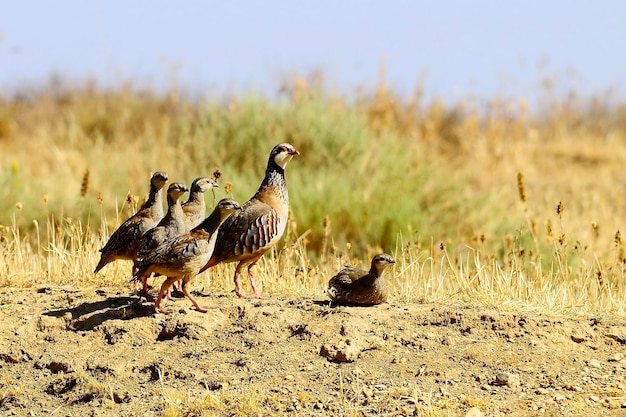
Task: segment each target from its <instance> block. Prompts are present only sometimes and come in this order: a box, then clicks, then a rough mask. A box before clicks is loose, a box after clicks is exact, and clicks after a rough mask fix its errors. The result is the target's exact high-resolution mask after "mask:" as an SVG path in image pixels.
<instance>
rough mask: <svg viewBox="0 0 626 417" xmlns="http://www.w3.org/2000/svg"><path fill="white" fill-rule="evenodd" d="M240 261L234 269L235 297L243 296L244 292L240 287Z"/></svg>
mask: <svg viewBox="0 0 626 417" xmlns="http://www.w3.org/2000/svg"><path fill="white" fill-rule="evenodd" d="M241 266H242V265H241V262H240V263H239V264H238V265H237V268H236V269H235V278H234V281H235V294H237V297H245V294H244V293H243V290H242V289H241Z"/></svg>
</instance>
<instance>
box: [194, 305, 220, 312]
mask: <svg viewBox="0 0 626 417" xmlns="http://www.w3.org/2000/svg"><path fill="white" fill-rule="evenodd" d="M195 307H196V310H198V311H199V312H200V313H206V312H207V311H209V310H214V309H216V308H217V306H214V305H197V306H195Z"/></svg>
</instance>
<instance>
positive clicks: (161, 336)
mask: <svg viewBox="0 0 626 417" xmlns="http://www.w3.org/2000/svg"><path fill="white" fill-rule="evenodd" d="M199 297H200V299H201V300H202V301H204V302H212V303H214V304H216V305H217V306H219V309H216V310H212V311H210V312H208V313H206V314H202V313H199V312H197V311H195V310H193V309H191V308H190V307H191V304H190V303H189V302H188V300H185V299H179V300H176V301H175V302H174V303H173V304H172V302H169V304H168V306H173V307H174V312H173V313H172V314H170V315H167V316H166V315H163V314H155V313H154V309H153V307H152V305H151V304H150V303H147V302H145V301H144V302H141V301H140V300H139V298H138V297H137V296H136V295H133V294H131V293H130V292H123V291H117V290H113V289H99V290H94V289H85V290H77V289H63V288H54V287H39V288H31V289H14V288H2V289H0V315H1V316H2V321H1V324H0V415H2V416H13V415H15V416H49V415H54V416H161V415H165V416H177V415H178V416H201V415H206V416H210V415H222V416H231V415H242V416H243V415H282V414H290V415H296V416H340V415H355V416H359V415H365V416H370V415H385V416H387V415H389V416H392V415H420V416H421V415H427V416H440V415H452V416H456V415H459V416H466V415H467V416H474V417H476V416H501V415H513V416H546V415H550V416H624V415H626V322H624V321H623V320H615V319H613V320H610V319H605V318H602V317H595V318H588V317H587V318H576V317H561V316H558V317H557V316H554V315H542V314H538V313H531V312H524V313H512V312H501V311H495V310H486V309H481V308H474V307H453V306H444V305H431V304H413V305H397V304H393V303H390V304H383V305H380V306H376V307H336V306H330V305H329V303H328V302H327V301H326V300H324V299H320V300H308V299H295V300H294V299H291V300H284V299H267V300H245V299H238V298H236V297H235V296H234V295H231V294H223V295H220V296H215V295H212V296H210V295H204V294H199Z"/></svg>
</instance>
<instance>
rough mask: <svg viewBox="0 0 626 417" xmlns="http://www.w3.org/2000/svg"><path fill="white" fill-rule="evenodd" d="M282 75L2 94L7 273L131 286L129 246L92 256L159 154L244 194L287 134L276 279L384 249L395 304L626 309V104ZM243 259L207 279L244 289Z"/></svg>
mask: <svg viewBox="0 0 626 417" xmlns="http://www.w3.org/2000/svg"><path fill="white" fill-rule="evenodd" d="M283 91H284V92H283V96H282V97H281V99H279V100H276V101H271V100H267V99H263V98H262V97H258V96H253V95H250V96H249V97H244V98H243V99H235V98H228V99H223V100H221V101H213V102H210V101H207V102H195V103H191V102H187V101H185V100H183V99H181V98H180V97H179V96H178V95H177V94H175V93H174V92H172V93H170V94H169V95H167V96H165V97H160V96H158V95H156V94H150V93H144V94H139V93H136V92H133V91H132V90H131V89H130V88H122V89H120V90H118V91H104V90H99V89H98V88H96V87H93V86H86V87H80V88H65V89H59V88H58V87H56V86H55V85H51V86H50V87H48V89H44V90H42V91H37V92H33V93H29V94H28V95H26V96H24V97H14V98H6V97H5V98H2V97H0V185H1V187H2V198H1V199H0V285H2V286H17V287H36V286H39V285H59V286H66V287H79V288H85V287H86V288H89V287H104V286H106V287H117V288H129V284H128V282H129V281H128V280H129V278H130V269H131V265H130V263H129V262H123V261H119V262H115V263H112V264H110V265H108V266H107V268H105V269H104V270H103V271H102V272H101V273H99V274H98V275H95V276H94V274H93V273H92V271H93V267H94V265H95V264H96V263H97V260H98V257H99V252H98V249H100V248H101V247H102V246H103V244H104V243H105V242H106V240H107V239H108V236H109V235H110V233H112V231H113V230H115V228H116V227H117V225H119V224H120V223H121V222H122V221H123V220H124V219H126V218H127V217H128V216H129V215H131V214H132V213H133V212H134V211H135V210H136V209H137V207H138V206H139V205H140V203H141V201H142V198H143V195H144V194H145V192H146V191H147V183H148V178H149V175H150V172H151V171H154V170H164V171H166V172H168V173H169V175H170V178H171V179H172V180H174V181H179V180H184V181H185V182H187V183H188V182H190V181H191V180H192V179H193V178H195V177H196V176H199V175H207V173H209V172H220V176H221V177H222V178H221V180H220V181H221V185H222V188H220V189H218V190H217V191H216V192H215V193H214V194H213V195H208V196H207V200H208V204H209V206H212V205H213V204H215V202H216V201H217V200H218V199H219V198H221V197H222V196H230V197H234V198H236V199H238V200H239V201H245V200H246V199H247V198H248V196H249V195H251V194H252V192H254V189H255V188H256V186H257V185H258V179H259V178H261V177H262V173H263V172H262V170H263V169H264V165H265V158H266V155H267V152H268V150H269V149H270V148H271V146H273V145H274V144H275V143H278V142H281V141H289V142H292V143H293V144H294V145H295V146H296V147H297V148H298V149H299V150H300V151H301V154H302V155H301V157H300V158H297V160H294V161H292V163H291V164H290V166H289V168H288V170H287V171H288V172H287V181H288V184H289V191H290V198H291V212H290V221H289V224H288V228H287V231H286V233H285V237H284V238H283V241H282V242H281V243H280V244H279V245H278V246H277V247H276V248H275V249H273V250H272V251H270V252H269V253H268V254H266V255H265V256H264V257H263V258H261V260H260V262H259V264H258V267H257V274H258V277H259V278H260V282H261V285H262V287H263V288H262V290H263V292H264V293H265V294H270V295H273V296H278V297H285V298H288V297H297V298H313V299H325V296H324V287H325V284H326V282H327V280H328V278H329V277H330V276H332V275H333V274H334V273H335V272H336V271H337V270H338V269H340V268H341V267H342V266H343V265H344V264H355V265H358V266H361V267H367V266H368V263H369V260H370V259H371V256H372V255H373V254H375V253H378V252H381V251H386V252H388V253H390V254H392V255H393V256H394V257H395V259H396V260H397V264H396V265H395V267H394V268H393V269H392V270H391V271H390V272H389V273H388V274H387V277H386V284H387V285H388V287H389V289H390V293H391V296H390V302H392V303H395V304H403V303H439V304H446V305H477V306H484V307H489V308H496V309H501V310H513V311H524V310H535V311H540V312H543V313H547V314H574V315H588V316H622V315H623V314H624V305H625V301H626V282H625V279H624V270H625V268H626V251H625V249H624V242H623V238H622V232H621V230H626V229H624V227H623V220H624V219H626V212H625V210H624V208H625V207H626V198H625V197H624V195H626V194H625V193H624V192H623V188H624V183H625V180H626V177H624V175H623V166H624V163H625V162H626V134H625V133H626V126H624V125H623V122H621V123H620V120H623V117H622V116H623V114H624V108H623V107H620V106H613V107H609V106H608V105H604V104H603V103H602V101H601V100H598V99H593V100H590V103H589V101H581V100H578V101H577V100H576V99H575V98H574V99H572V97H569V98H568V99H567V100H564V101H558V100H553V101H552V102H551V105H550V106H549V109H548V110H547V111H544V112H539V113H540V114H532V113H531V112H529V111H528V105H527V104H526V103H525V102H524V101H519V102H507V101H504V100H500V99H498V98H495V99H493V101H491V102H489V103H488V104H487V105H486V106H484V108H482V109H479V108H478V106H477V105H476V103H474V102H472V101H471V100H468V102H461V103H458V104H456V105H454V106H446V105H445V104H444V103H443V102H441V101H438V100H436V99H433V100H432V101H431V102H429V103H424V102H423V101H424V100H423V98H422V96H421V92H420V90H419V89H418V91H416V93H415V94H414V96H413V97H411V98H409V99H408V100H404V101H403V100H401V99H399V98H398V97H396V96H394V94H393V93H392V92H391V91H390V90H389V89H388V88H387V87H386V85H385V83H384V82H382V81H381V83H380V85H379V86H378V88H377V89H376V91H375V93H373V94H371V95H367V94H364V95H363V96H362V97H360V98H359V99H358V100H354V101H349V100H347V99H344V98H342V97H338V96H336V95H334V94H330V93H327V92H325V91H324V89H323V88H322V87H321V86H320V85H319V83H318V82H315V80H313V81H311V80H310V79H307V78H299V79H297V80H296V81H294V82H293V83H290V84H287V85H286V87H285V88H284V89H283ZM37 150H38V151H37ZM41 150H45V151H43V152H42V151H41ZM104 154H106V155H107V158H103V157H102V155H104ZM216 167H219V171H216ZM233 268H234V265H223V266H218V267H216V268H212V269H211V270H210V271H208V272H206V273H203V274H202V275H200V276H199V277H197V278H196V280H195V281H194V283H193V285H194V286H195V287H196V288H198V289H201V290H202V291H204V292H208V293H215V294H220V293H229V292H231V290H232V283H231V277H232V272H233ZM251 389H252V388H251ZM248 394H250V393H237V392H231V391H228V390H226V391H223V392H219V393H217V394H216V393H214V392H207V396H206V397H205V398H202V399H194V400H193V401H191V400H189V399H186V398H185V396H184V393H176V392H173V391H171V390H168V389H167V388H166V387H165V386H163V393H162V396H163V398H164V401H165V403H166V404H165V407H166V415H172V416H176V415H184V412H187V413H189V412H191V411H193V410H197V411H198V413H200V414H201V413H202V411H201V410H205V411H207V410H208V411H207V412H210V413H209V414H207V415H213V414H214V415H220V414H221V412H222V411H223V409H224V408H223V401H224V400H225V398H226V397H228V396H230V397H231V398H230V399H229V401H230V400H232V401H237V399H239V400H241V401H242V402H241V407H242V409H241V410H240V412H241V414H250V413H252V414H259V407H260V405H259V404H256V403H253V402H254V398H255V397H254V396H250V395H248ZM246 398H247V400H246V401H247V402H244V399H246ZM301 400H302V401H306V398H302V399H301ZM185 410H186V411H185ZM255 410H256V411H255ZM344 411H345V413H346V415H351V414H355V415H356V414H358V413H357V411H358V410H352V409H349V406H348V405H345V410H344ZM420 411H421V412H434V413H435V414H433V415H437V413H436V412H435V411H436V410H430V411H429V410H426V409H425V410H420ZM200 414H199V415H200ZM193 415H195V414H193Z"/></svg>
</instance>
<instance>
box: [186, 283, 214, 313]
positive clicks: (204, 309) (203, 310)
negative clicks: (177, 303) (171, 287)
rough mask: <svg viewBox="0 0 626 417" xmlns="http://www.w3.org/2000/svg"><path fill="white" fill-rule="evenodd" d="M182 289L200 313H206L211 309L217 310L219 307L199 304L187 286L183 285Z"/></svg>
mask: <svg viewBox="0 0 626 417" xmlns="http://www.w3.org/2000/svg"><path fill="white" fill-rule="evenodd" d="M182 287H183V293H184V294H185V295H186V296H187V298H189V301H191V302H192V303H193V305H194V307H196V310H198V311H199V312H201V313H206V312H207V310H209V309H210V308H217V306H213V305H207V304H204V305H201V304H199V303H198V301H197V300H196V299H195V298H193V296H192V295H191V293H190V292H189V290H188V289H187V285H184V284H183V285H182Z"/></svg>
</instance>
